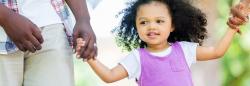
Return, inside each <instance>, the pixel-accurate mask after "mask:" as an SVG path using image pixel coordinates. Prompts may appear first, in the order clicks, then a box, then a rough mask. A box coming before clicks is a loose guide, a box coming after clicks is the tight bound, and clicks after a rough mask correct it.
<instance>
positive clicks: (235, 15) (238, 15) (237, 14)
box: [227, 2, 250, 33]
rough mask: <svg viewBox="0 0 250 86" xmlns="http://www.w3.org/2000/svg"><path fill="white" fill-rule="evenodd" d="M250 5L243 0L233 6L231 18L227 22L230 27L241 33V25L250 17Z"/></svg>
mask: <svg viewBox="0 0 250 86" xmlns="http://www.w3.org/2000/svg"><path fill="white" fill-rule="evenodd" d="M249 13H250V7H248V4H247V3H246V2H241V3H239V4H237V5H236V6H234V7H232V8H231V14H232V16H231V17H230V18H229V20H228V22H227V24H228V26H229V27H230V28H232V29H235V30H237V32H238V33H240V30H239V29H240V28H239V26H240V25H243V24H245V23H246V22H247V21H248V20H249V19H248V15H249Z"/></svg>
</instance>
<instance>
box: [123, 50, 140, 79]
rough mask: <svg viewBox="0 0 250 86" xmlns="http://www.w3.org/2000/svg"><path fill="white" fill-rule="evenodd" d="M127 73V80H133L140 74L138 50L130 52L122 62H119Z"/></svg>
mask: <svg viewBox="0 0 250 86" xmlns="http://www.w3.org/2000/svg"><path fill="white" fill-rule="evenodd" d="M119 64H121V65H122V66H123V67H124V68H125V70H126V71H127V72H128V78H129V79H135V78H137V77H138V75H139V74H140V62H139V52H138V50H134V51H132V52H131V53H130V54H129V55H127V56H126V57H125V58H124V59H123V60H121V61H120V62H119Z"/></svg>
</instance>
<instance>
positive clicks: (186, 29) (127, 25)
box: [113, 0, 207, 51]
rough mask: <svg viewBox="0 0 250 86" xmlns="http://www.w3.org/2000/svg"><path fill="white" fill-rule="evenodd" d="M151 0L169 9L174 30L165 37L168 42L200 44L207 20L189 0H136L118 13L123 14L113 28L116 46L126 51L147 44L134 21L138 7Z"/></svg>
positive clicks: (204, 34)
mask: <svg viewBox="0 0 250 86" xmlns="http://www.w3.org/2000/svg"><path fill="white" fill-rule="evenodd" d="M152 1H158V2H161V3H164V4H165V5H166V6H167V7H168V9H169V11H170V15H171V17H172V24H173V26H174V29H175V30H174V31H173V32H171V33H170V35H169V37H168V39H166V40H167V41H168V42H170V43H174V42H176V41H188V42H196V43H199V44H200V45H201V44H202V42H203V40H204V39H205V38H206V37H207V30H206V28H205V26H206V25H207V20H206V17H205V14H204V13H202V12H201V10H199V9H198V8H195V7H194V6H192V5H191V4H190V2H189V0H137V1H135V2H132V3H129V7H128V8H126V9H124V10H123V11H122V12H121V13H120V14H123V17H122V21H121V23H120V26H118V27H116V28H115V29H114V30H113V33H115V34H116V42H117V43H118V46H120V47H123V49H125V50H127V51H131V50H132V49H135V48H139V47H140V48H144V47H146V46H147V45H146V43H145V42H143V41H141V40H140V38H139V36H138V33H137V30H136V22H135V21H136V15H137V10H138V9H139V7H140V6H141V5H144V4H148V3H151V2H152Z"/></svg>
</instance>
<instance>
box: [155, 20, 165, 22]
mask: <svg viewBox="0 0 250 86" xmlns="http://www.w3.org/2000/svg"><path fill="white" fill-rule="evenodd" d="M164 22H165V21H163V20H157V21H156V23H164Z"/></svg>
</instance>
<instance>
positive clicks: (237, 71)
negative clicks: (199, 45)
mask: <svg viewBox="0 0 250 86" xmlns="http://www.w3.org/2000/svg"><path fill="white" fill-rule="evenodd" d="M237 3H239V0H218V4H217V6H218V13H219V15H218V16H219V17H218V20H217V27H218V29H219V30H220V31H218V34H217V35H222V34H223V32H225V30H226V29H227V28H228V26H227V25H226V22H227V19H228V17H229V13H230V7H232V6H233V5H235V4H237ZM249 24H250V23H247V24H246V25H245V26H242V27H241V31H242V35H239V34H237V36H235V38H234V41H233V43H232V44H231V46H230V48H229V50H228V51H227V53H226V54H225V56H224V58H223V62H222V67H223V71H222V75H223V83H222V84H223V86H250V44H249V43H250V39H249V37H250V30H249V28H250V26H249Z"/></svg>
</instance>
